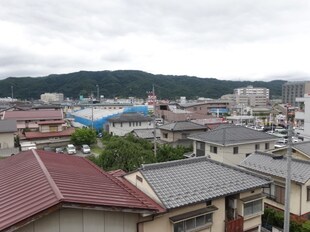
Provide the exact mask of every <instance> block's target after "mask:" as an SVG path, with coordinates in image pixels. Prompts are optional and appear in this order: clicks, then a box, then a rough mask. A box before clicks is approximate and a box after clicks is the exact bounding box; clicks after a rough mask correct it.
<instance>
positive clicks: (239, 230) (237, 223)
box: [225, 215, 243, 232]
mask: <svg viewBox="0 0 310 232" xmlns="http://www.w3.org/2000/svg"><path fill="white" fill-rule="evenodd" d="M225 232H243V217H242V216H240V215H238V217H237V219H234V220H229V221H225Z"/></svg>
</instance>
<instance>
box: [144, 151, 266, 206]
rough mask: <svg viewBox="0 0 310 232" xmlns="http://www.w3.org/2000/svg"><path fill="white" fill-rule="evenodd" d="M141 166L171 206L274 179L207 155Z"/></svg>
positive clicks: (194, 202) (197, 200)
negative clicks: (215, 159) (209, 157)
mask: <svg viewBox="0 0 310 232" xmlns="http://www.w3.org/2000/svg"><path fill="white" fill-rule="evenodd" d="M139 170H140V172H141V173H142V175H143V176H144V178H145V179H146V181H147V182H148V184H149V185H150V186H151V187H152V189H153V190H154V191H155V193H156V195H157V196H158V198H159V199H160V200H161V202H162V203H163V204H164V205H165V207H166V208H168V209H172V208H177V207H181V206H185V205H189V204H196V203H199V202H203V201H206V200H211V199H214V198H218V197H223V196H227V195H231V194H235V193H240V192H244V191H247V190H250V189H254V188H259V187H261V186H263V185H266V184H268V183H270V182H271V180H270V179H268V178H266V177H262V176H259V175H256V174H254V173H251V172H248V171H246V170H244V169H241V168H237V167H234V166H229V165H226V164H223V163H220V162H216V161H214V160H210V159H208V158H206V157H199V158H189V159H184V160H178V161H170V162H164V163H157V164H148V165H144V166H143V167H142V168H141V169H139Z"/></svg>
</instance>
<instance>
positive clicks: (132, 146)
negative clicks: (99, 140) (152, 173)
mask: <svg viewBox="0 0 310 232" xmlns="http://www.w3.org/2000/svg"><path fill="white" fill-rule="evenodd" d="M103 143H104V145H105V148H104V150H103V152H102V153H101V154H100V155H99V157H97V158H95V157H92V158H91V160H92V161H93V162H95V163H96V164H97V165H98V166H100V167H101V168H103V169H104V170H107V171H109V170H116V169H122V170H124V171H126V172H128V171H132V170H135V169H137V168H139V167H140V166H141V165H142V164H149V163H155V162H165V161H171V160H177V159H182V158H183V154H184V153H185V152H187V151H189V150H191V149H189V148H184V147H182V146H178V147H176V148H173V147H172V146H170V145H159V146H158V150H157V157H155V155H154V151H153V144H152V143H151V142H149V141H147V140H144V139H140V138H137V137H135V136H133V135H132V134H129V135H127V136H124V137H118V136H112V137H111V136H104V138H103Z"/></svg>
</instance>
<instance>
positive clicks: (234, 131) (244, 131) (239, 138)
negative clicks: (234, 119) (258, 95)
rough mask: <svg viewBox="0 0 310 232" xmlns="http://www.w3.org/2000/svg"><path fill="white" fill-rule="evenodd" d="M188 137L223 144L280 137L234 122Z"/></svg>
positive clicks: (274, 139) (270, 139)
mask: <svg viewBox="0 0 310 232" xmlns="http://www.w3.org/2000/svg"><path fill="white" fill-rule="evenodd" d="M188 138H189V139H192V140H199V141H204V142H209V143H215V144H222V145H232V144H240V143H251V142H254V141H276V140H278V139H279V138H278V137H276V136H274V135H270V134H267V133H264V132H261V131H256V130H252V129H250V128H246V127H243V126H236V125H233V124H221V125H220V126H219V127H217V128H216V129H214V130H210V131H207V132H201V133H197V134H193V135H190V136H188Z"/></svg>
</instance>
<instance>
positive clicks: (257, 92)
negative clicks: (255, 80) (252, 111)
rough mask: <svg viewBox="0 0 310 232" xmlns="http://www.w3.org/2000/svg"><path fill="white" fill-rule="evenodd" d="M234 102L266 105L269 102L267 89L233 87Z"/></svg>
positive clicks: (253, 105) (246, 104)
mask: <svg viewBox="0 0 310 232" xmlns="http://www.w3.org/2000/svg"><path fill="white" fill-rule="evenodd" d="M234 95H235V101H236V104H237V105H238V104H240V105H242V104H243V105H245V106H252V107H257V106H266V105H267V104H268V102H269V89H267V88H254V87H253V86H251V85H250V86H247V87H242V88H237V89H234Z"/></svg>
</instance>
